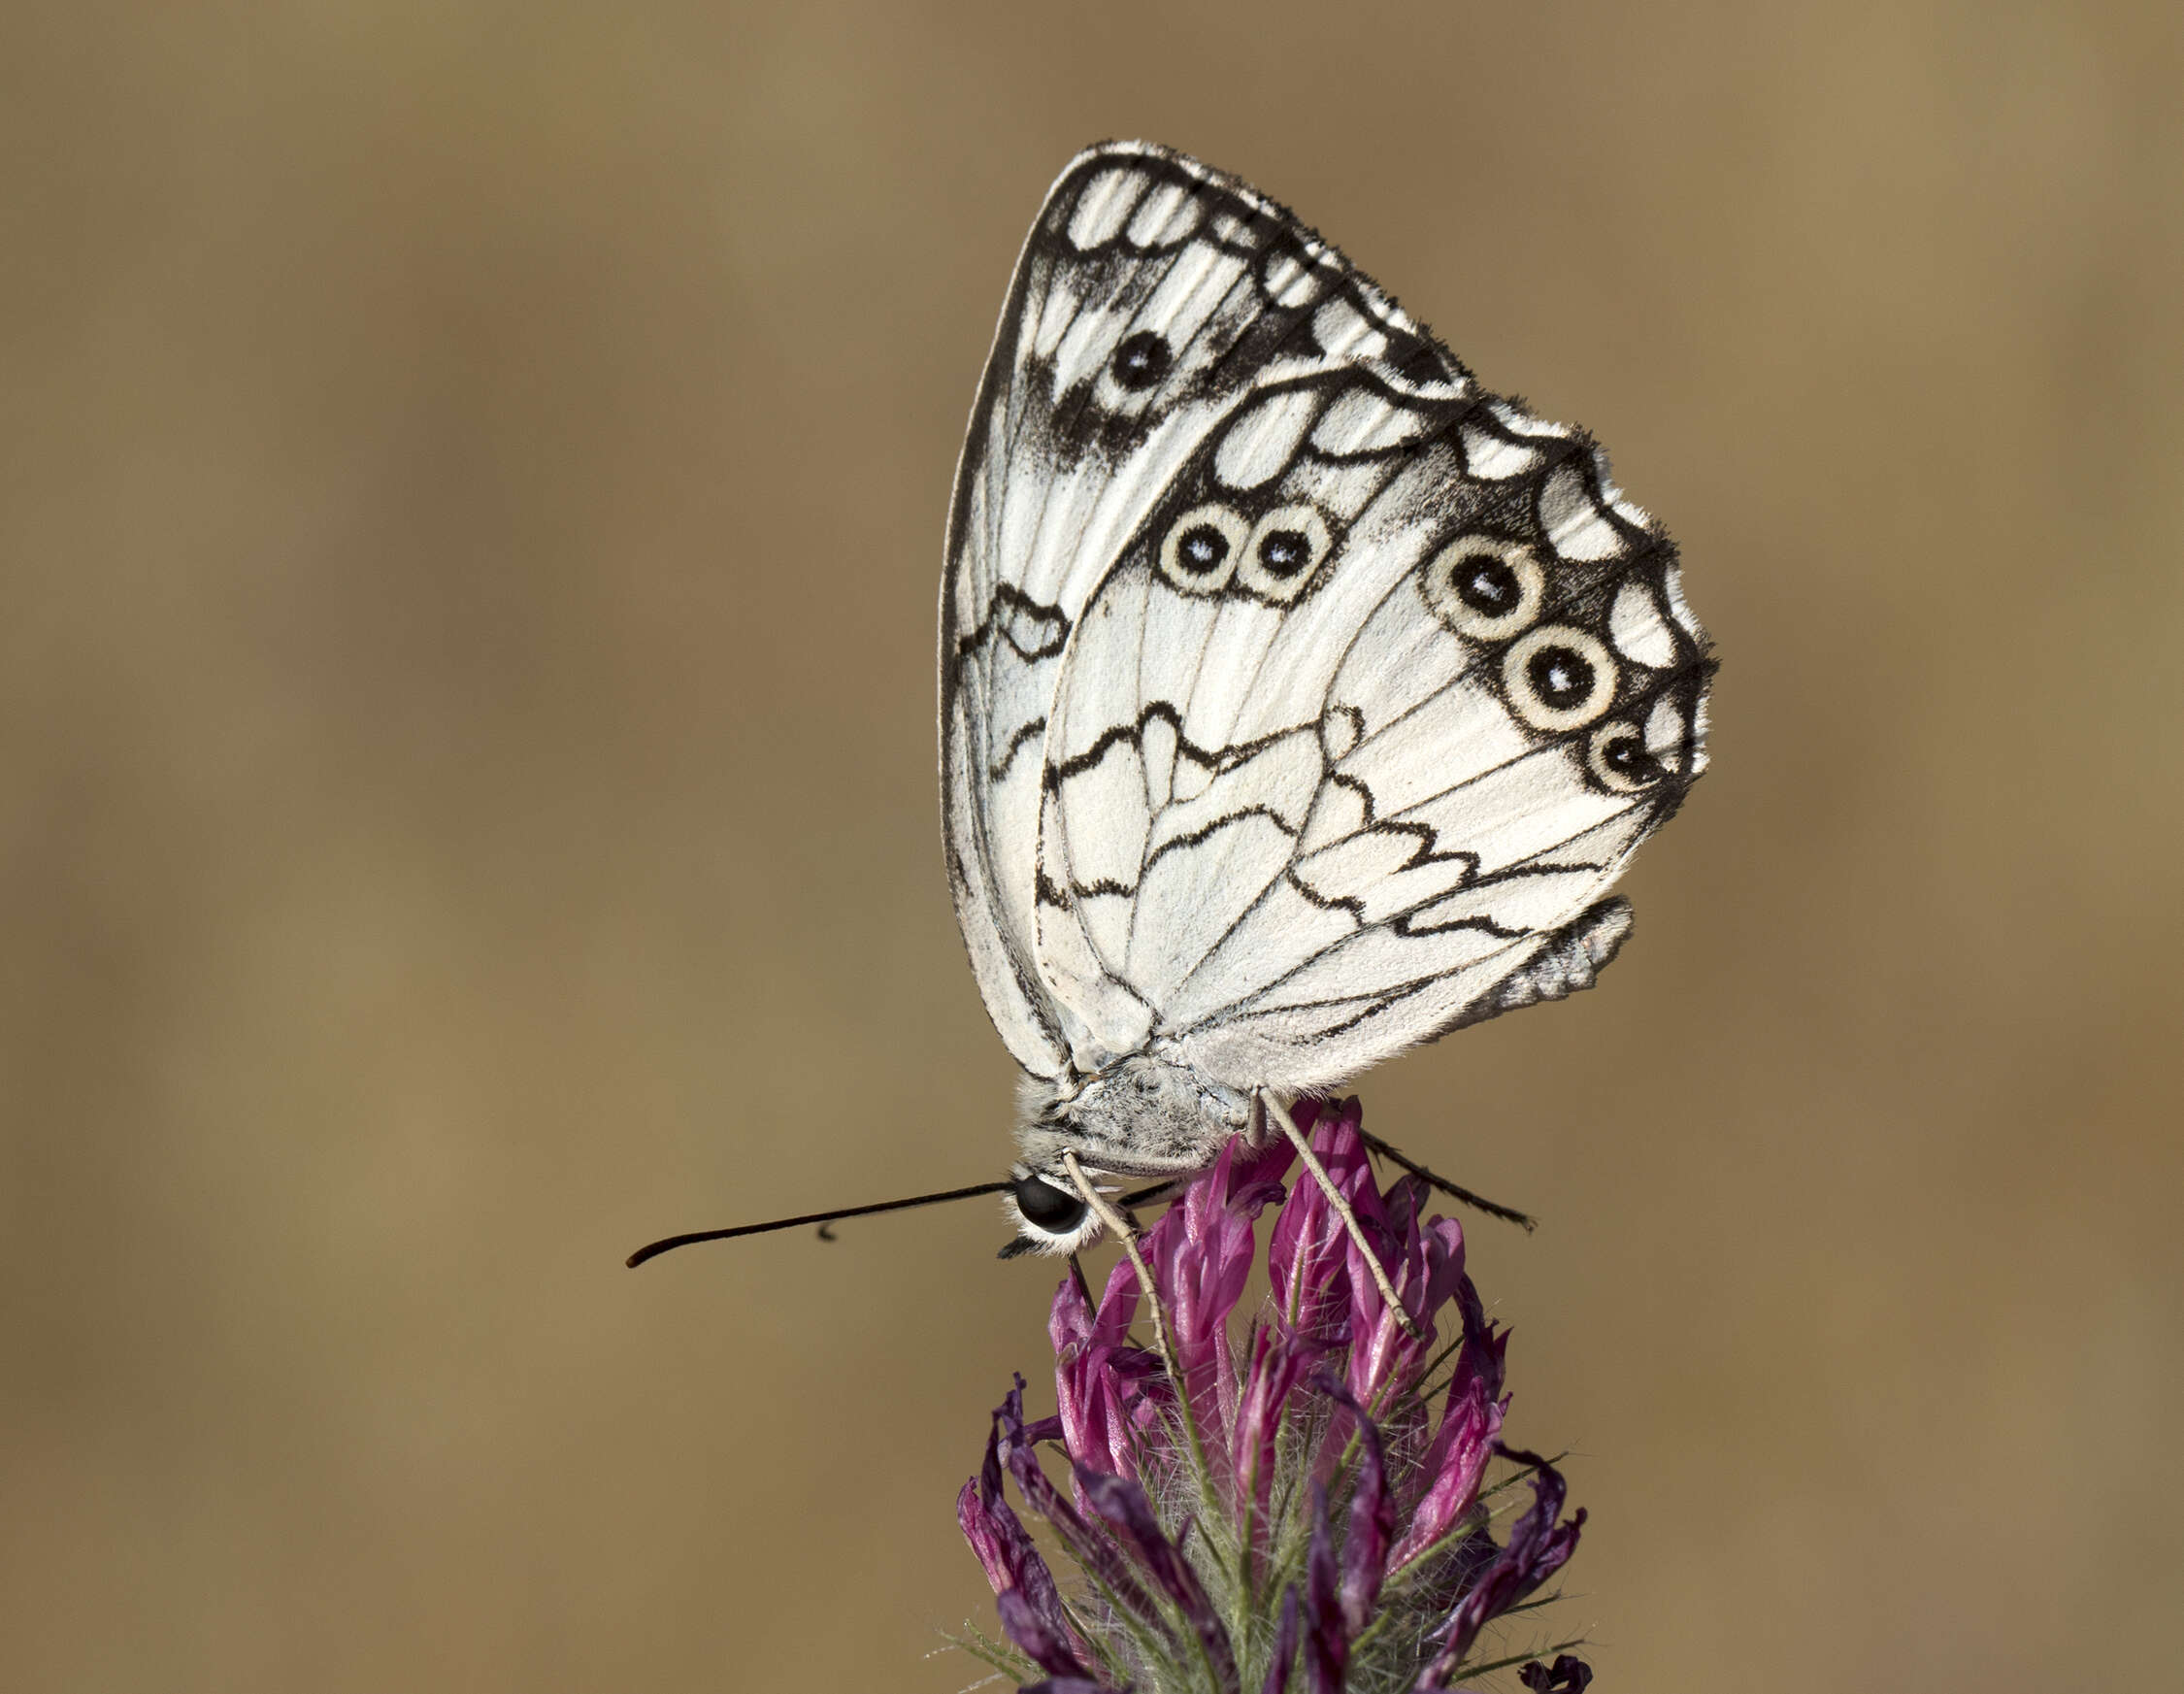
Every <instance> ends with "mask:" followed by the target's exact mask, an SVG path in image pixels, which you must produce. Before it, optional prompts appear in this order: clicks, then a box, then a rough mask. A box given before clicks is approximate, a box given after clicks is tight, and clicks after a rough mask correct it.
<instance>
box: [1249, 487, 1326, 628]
mask: <svg viewBox="0 0 2184 1694" xmlns="http://www.w3.org/2000/svg"><path fill="white" fill-rule="evenodd" d="M1328 545H1329V539H1328V534H1327V519H1326V518H1324V517H1322V516H1320V515H1319V514H1318V513H1316V512H1314V511H1313V510H1312V509H1311V508H1310V507H1309V506H1278V507H1276V508H1275V509H1274V511H1272V512H1270V513H1268V514H1267V515H1266V516H1264V517H1262V518H1260V519H1259V521H1258V523H1257V524H1255V525H1254V526H1253V527H1252V530H1251V539H1250V540H1249V541H1247V542H1246V543H1245V544H1244V548H1243V557H1242V559H1241V561H1239V563H1238V565H1237V568H1236V577H1237V581H1240V582H1241V583H1242V584H1243V585H1244V586H1245V587H1246V588H1248V589H1250V590H1251V591H1252V592H1253V593H1254V594H1256V595H1258V596H1259V597H1260V598H1261V599H1262V600H1272V601H1273V602H1274V604H1275V605H1277V606H1286V605H1287V604H1288V603H1289V602H1290V601H1292V600H1294V599H1296V598H1297V596H1298V595H1300V594H1302V593H1303V592H1304V591H1305V586H1306V584H1307V583H1308V582H1309V581H1311V580H1312V573H1313V572H1314V571H1316V570H1317V569H1318V568H1319V562H1320V560H1322V559H1324V558H1325V557H1327V548H1328Z"/></svg>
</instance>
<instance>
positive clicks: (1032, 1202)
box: [1015, 1177, 1085, 1235]
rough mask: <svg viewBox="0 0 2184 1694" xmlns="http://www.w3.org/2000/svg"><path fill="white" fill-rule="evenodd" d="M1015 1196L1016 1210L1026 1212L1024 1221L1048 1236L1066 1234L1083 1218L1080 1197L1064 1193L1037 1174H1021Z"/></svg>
mask: <svg viewBox="0 0 2184 1694" xmlns="http://www.w3.org/2000/svg"><path fill="white" fill-rule="evenodd" d="M1015 1196H1016V1210H1017V1211H1018V1212H1022V1213H1023V1214H1024V1221H1025V1222H1027V1223H1030V1224H1033V1225H1035V1226H1036V1227H1038V1228H1040V1229H1043V1230H1045V1231H1046V1232H1047V1233H1048V1234H1049V1235H1067V1234H1069V1233H1070V1231H1072V1230H1073V1229H1075V1227H1076V1226H1077V1225H1078V1224H1080V1223H1082V1222H1083V1221H1084V1211H1085V1207H1084V1201H1083V1200H1082V1199H1081V1198H1080V1197H1079V1196H1077V1195H1075V1194H1069V1193H1065V1192H1063V1191H1062V1190H1061V1189H1059V1188H1057V1187H1055V1186H1054V1184H1053V1183H1051V1182H1046V1181H1042V1180H1041V1179H1039V1178H1037V1177H1018V1178H1017V1179H1016V1185H1015Z"/></svg>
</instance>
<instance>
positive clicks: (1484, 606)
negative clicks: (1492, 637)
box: [1452, 553, 1524, 617]
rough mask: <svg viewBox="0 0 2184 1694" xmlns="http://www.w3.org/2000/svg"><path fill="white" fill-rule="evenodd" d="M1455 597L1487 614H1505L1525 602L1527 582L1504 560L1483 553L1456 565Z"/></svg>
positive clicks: (1491, 615) (1504, 615) (1475, 610)
mask: <svg viewBox="0 0 2184 1694" xmlns="http://www.w3.org/2000/svg"><path fill="white" fill-rule="evenodd" d="M1452 586H1454V588H1455V590H1456V598H1457V599H1459V600H1461V601H1463V603H1464V604H1465V605H1466V606H1469V607H1470V608H1471V609H1472V610H1473V612H1477V613H1481V614H1484V615H1486V616H1488V617H1506V616H1507V615H1508V614H1510V613H1512V612H1514V611H1515V610H1516V609H1517V608H1518V607H1519V606H1521V605H1523V604H1524V584H1523V583H1522V582H1520V581H1517V574H1516V572H1514V571H1513V570H1511V569H1510V568H1509V567H1508V566H1507V565H1506V563H1504V562H1503V561H1502V560H1500V559H1498V558H1495V557H1493V556H1492V555H1491V554H1485V553H1481V554H1478V555H1476V556H1474V557H1473V558H1469V559H1466V560H1465V561H1464V562H1463V563H1462V564H1461V565H1459V566H1457V567H1456V574H1455V579H1454V581H1453V583H1452Z"/></svg>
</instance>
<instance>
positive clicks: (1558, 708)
mask: <svg viewBox="0 0 2184 1694" xmlns="http://www.w3.org/2000/svg"><path fill="white" fill-rule="evenodd" d="M1615 681H1616V671H1615V661H1614V660H1613V659H1611V658H1609V657H1608V655H1607V648H1605V647H1603V646H1602V645H1601V644H1600V643H1599V642H1598V641H1595V640H1594V639H1593V638H1592V637H1591V636H1589V635H1587V634H1586V633H1585V632H1584V631H1583V630H1581V629H1572V628H1571V627H1570V626H1569V625H1568V624H1563V623H1543V624H1541V625H1539V628H1537V629H1534V630H1532V631H1530V632H1529V633H1528V634H1526V635H1525V636H1523V637H1522V638H1521V639H1520V640H1518V641H1517V642H1516V643H1515V644H1514V645H1513V646H1512V647H1511V648H1509V650H1508V651H1507V652H1506V653H1505V654H1504V655H1503V657H1502V685H1503V687H1505V688H1506V689H1507V690H1508V696H1509V702H1510V704H1511V705H1513V706H1514V707H1515V708H1516V710H1517V715H1518V716H1519V717H1522V718H1523V719H1524V721H1525V722H1527V723H1529V724H1530V725H1532V727H1533V728H1534V729H1544V730H1552V731H1561V730H1566V729H1582V728H1584V727H1585V725H1586V724H1588V723H1590V722H1592V720H1593V719H1594V718H1596V717H1598V716H1599V715H1600V714H1602V713H1604V712H1605V711H1606V710H1607V708H1608V704H1609V702H1611V701H1612V700H1613V699H1614V698H1615Z"/></svg>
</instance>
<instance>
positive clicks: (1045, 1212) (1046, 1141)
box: [1004, 1053, 1251, 1257]
mask: <svg viewBox="0 0 2184 1694" xmlns="http://www.w3.org/2000/svg"><path fill="white" fill-rule="evenodd" d="M1023 1106H1024V1118H1023V1121H1022V1123H1020V1124H1019V1125H1018V1127H1017V1130H1016V1145H1017V1146H1018V1147H1019V1148H1020V1149H1021V1151H1022V1153H1023V1157H1022V1159H1021V1160H1020V1161H1019V1162H1018V1163H1017V1164H1016V1165H1015V1166H1014V1167H1013V1168H1012V1169H1011V1170H1010V1172H1009V1182H1010V1187H1009V1191H1008V1195H1007V1198H1006V1200H1005V1202H1004V1205H1005V1208H1006V1210H1007V1211H1008V1213H1009V1221H1010V1222H1011V1223H1013V1224H1015V1225H1016V1240H1015V1241H1014V1242H1012V1243H1011V1244H1010V1245H1009V1248H1008V1249H1007V1250H1008V1253H1009V1256H1010V1257H1014V1256H1015V1255H1016V1254H1017V1253H1055V1254H1060V1253H1074V1252H1075V1251H1077V1250H1078V1248H1080V1247H1083V1246H1088V1245H1089V1244H1091V1243H1092V1242H1094V1241H1096V1240H1098V1239H1099V1237H1100V1235H1101V1233H1102V1232H1103V1229H1104V1227H1105V1226H1104V1224H1103V1223H1102V1221H1101V1218H1100V1214H1099V1212H1098V1211H1097V1210H1095V1209H1094V1207H1093V1206H1092V1205H1091V1204H1090V1202H1089V1201H1087V1200H1086V1198H1085V1196H1084V1194H1083V1193H1082V1191H1081V1190H1080V1189H1079V1188H1078V1187H1077V1184H1076V1179H1075V1176H1073V1174H1072V1173H1071V1170H1070V1167H1069V1163H1068V1160H1069V1158H1070V1157H1072V1156H1074V1157H1075V1161H1076V1165H1077V1169H1078V1170H1080V1171H1082V1172H1083V1173H1085V1176H1086V1179H1087V1180H1089V1181H1090V1182H1092V1184H1093V1185H1094V1186H1095V1187H1096V1188H1097V1189H1098V1190H1099V1192H1100V1194H1101V1195H1102V1197H1103V1198H1108V1197H1109V1196H1110V1195H1119V1193H1120V1191H1121V1190H1120V1185H1119V1184H1135V1183H1139V1182H1142V1181H1145V1180H1146V1179H1153V1180H1155V1181H1166V1180H1169V1179H1179V1178H1187V1177H1190V1176H1192V1175H1195V1174H1196V1173H1197V1172H1200V1171H1203V1170H1205V1169H1206V1168H1207V1167H1208V1166H1209V1165H1211V1164H1212V1163H1213V1161H1214V1160H1215V1159H1216V1158H1218V1157H1219V1156H1220V1152H1221V1148H1222V1147H1224V1146H1227V1145H1228V1143H1229V1141H1230V1139H1231V1138H1232V1137H1234V1136H1235V1135H1237V1134H1238V1133H1239V1132H1240V1131H1241V1130H1244V1129H1245V1128H1246V1127H1247V1126H1248V1124H1249V1123H1250V1121H1251V1115H1250V1101H1249V1098H1248V1097H1247V1096H1245V1095H1243V1094H1241V1093H1240V1092H1238V1091H1237V1090H1235V1089H1233V1088H1226V1087H1223V1086H1221V1085H1219V1084H1218V1083H1215V1082H1212V1081H1210V1080H1208V1079H1206V1078H1204V1077H1201V1076H1199V1075H1198V1074H1197V1073H1196V1072H1194V1071H1192V1070H1191V1069H1190V1068H1189V1067H1188V1066H1187V1065H1182V1064H1177V1063H1175V1062H1174V1061H1172V1060H1170V1059H1166V1058H1160V1057H1155V1056H1152V1055H1150V1054H1146V1053H1133V1054H1130V1055H1128V1056H1127V1057H1124V1058H1120V1059H1117V1060H1114V1061H1113V1062H1112V1063H1110V1064H1109V1065H1107V1066H1105V1067H1104V1068H1102V1069H1101V1070H1099V1071H1096V1072H1094V1073H1093V1074H1091V1075H1089V1076H1081V1075H1074V1074H1073V1075H1072V1076H1071V1077H1070V1078H1069V1079H1068V1080H1066V1081H1064V1082H1062V1083H1051V1082H1030V1083H1028V1084H1027V1086H1026V1088H1025V1090H1024V1097H1023ZM1118 1179H1119V1182H1118ZM1116 1209H1117V1210H1120V1209H1121V1208H1120V1205H1119V1202H1116Z"/></svg>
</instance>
